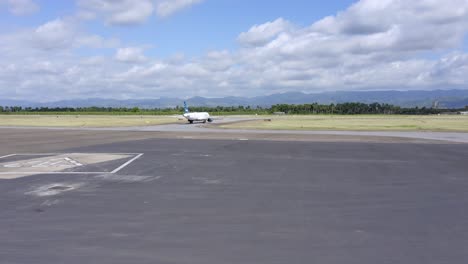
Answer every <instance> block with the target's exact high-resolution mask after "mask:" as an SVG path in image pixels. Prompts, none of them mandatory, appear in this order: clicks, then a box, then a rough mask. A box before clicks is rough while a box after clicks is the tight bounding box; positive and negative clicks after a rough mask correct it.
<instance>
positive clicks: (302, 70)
mask: <svg viewBox="0 0 468 264" xmlns="http://www.w3.org/2000/svg"><path fill="white" fill-rule="evenodd" d="M467 10H468V3H467V2H466V1H465V0H449V1H445V2H444V3H437V1H429V0H421V1H417V2H415V3H413V2H408V1H406V2H405V1H401V0H380V1H379V0H361V1H326V2H324V1H310V0H309V1H306V0H289V1H265V0H258V1H232V0H231V1H228V0H217V1H214V0H141V1H132V0H69V1H52V0H0V41H1V42H2V43H6V44H5V45H2V47H0V64H1V65H0V66H1V70H0V77H2V78H0V96H2V97H7V98H11V99H25V98H30V99H33V100H39V101H47V100H60V99H67V98H86V97H108V98H120V99H125V98H148V97H153V98H157V97H160V96H186V97H188V96H196V95H198V96H207V97H216V96H228V95H237V96H256V95H264V94H272V93H278V92H288V91H302V92H308V93H313V92H321V91H335V90H379V89H384V90H385V89H398V90H411V89H449V88H461V89H465V88H466V84H467V81H468V77H466V76H465V75H467V74H464V73H465V72H466V70H468V66H467V65H468V55H467V54H466V52H467V46H468V45H467V41H466V40H467V34H466V33H467V31H468V11H467ZM13 87H14V88H13ZM37 91H41V92H40V93H37Z"/></svg>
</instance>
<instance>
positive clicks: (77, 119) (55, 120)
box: [0, 115, 180, 127]
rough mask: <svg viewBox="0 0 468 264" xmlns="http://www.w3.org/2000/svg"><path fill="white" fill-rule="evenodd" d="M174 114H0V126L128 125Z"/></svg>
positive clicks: (163, 121) (159, 120) (161, 120)
mask: <svg viewBox="0 0 468 264" xmlns="http://www.w3.org/2000/svg"><path fill="white" fill-rule="evenodd" d="M176 122H180V121H178V118H177V117H174V116H136V115H131V116H115V115H107V116H106V115H0V126H36V127H125V126H126V127H128V126H150V125H161V124H169V123H176Z"/></svg>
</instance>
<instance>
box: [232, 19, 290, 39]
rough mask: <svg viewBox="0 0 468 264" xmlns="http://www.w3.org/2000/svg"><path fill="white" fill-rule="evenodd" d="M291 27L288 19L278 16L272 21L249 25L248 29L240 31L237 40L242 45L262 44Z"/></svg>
mask: <svg viewBox="0 0 468 264" xmlns="http://www.w3.org/2000/svg"><path fill="white" fill-rule="evenodd" d="M292 29H293V25H292V24H291V23H290V22H289V21H286V20H284V19H283V18H278V19H276V20H275V21H273V22H267V23H265V24H262V25H255V26H253V27H251V28H250V29H249V31H247V32H243V33H241V34H240V35H239V37H238V40H239V42H240V43H241V44H243V45H262V44H265V43H266V42H268V41H270V40H272V39H273V38H275V37H277V36H278V35H279V34H280V33H283V32H288V31H290V30H292Z"/></svg>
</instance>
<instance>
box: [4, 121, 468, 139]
mask: <svg viewBox="0 0 468 264" xmlns="http://www.w3.org/2000/svg"><path fill="white" fill-rule="evenodd" d="M256 119H262V118H241V117H219V118H217V119H216V120H215V121H214V122H213V123H211V124H210V123H206V124H203V123H195V124H188V123H175V124H166V125H155V126H136V127H131V126H130V127H106V128H93V127H77V128H73V129H72V130H74V131H121V132H159V133H168V134H173V133H177V134H178V135H183V136H189V137H191V136H195V137H196V136H197V134H198V135H201V134H208V135H209V136H208V137H207V138H212V137H213V136H215V137H217V138H236V135H239V136H237V138H243V135H245V136H247V137H253V138H255V139H262V138H267V139H270V138H280V139H281V138H286V139H287V140H293V139H295V138H298V139H300V140H308V139H312V140H314V139H317V138H320V137H325V138H335V139H340V138H347V139H350V138H361V139H366V140H368V141H377V142H381V141H382V140H385V139H389V138H393V139H399V140H412V141H421V140H422V141H443V142H452V143H468V133H464V132H434V131H339V130H267V129H259V130H254V129H224V128H220V127H219V125H222V124H226V123H235V122H242V121H250V120H256ZM8 129H15V130H22V129H26V130H29V129H31V128H30V127H11V126H9V127H2V126H0V130H8ZM34 129H36V130H70V128H60V127H35V128H34ZM245 136H244V138H245Z"/></svg>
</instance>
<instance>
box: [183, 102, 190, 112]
mask: <svg viewBox="0 0 468 264" xmlns="http://www.w3.org/2000/svg"><path fill="white" fill-rule="evenodd" d="M188 112H189V110H188V107H187V102H185V101H184V113H185V114H186V113H188Z"/></svg>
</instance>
